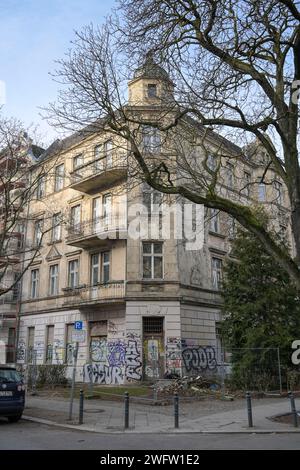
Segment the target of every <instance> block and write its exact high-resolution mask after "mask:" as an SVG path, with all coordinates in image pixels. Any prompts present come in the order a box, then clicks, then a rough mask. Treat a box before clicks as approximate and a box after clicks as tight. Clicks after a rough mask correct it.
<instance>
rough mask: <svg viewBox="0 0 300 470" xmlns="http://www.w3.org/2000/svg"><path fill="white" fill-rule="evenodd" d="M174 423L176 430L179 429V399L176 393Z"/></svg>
mask: <svg viewBox="0 0 300 470" xmlns="http://www.w3.org/2000/svg"><path fill="white" fill-rule="evenodd" d="M174 421H175V428H176V429H178V428H179V397H178V393H174Z"/></svg>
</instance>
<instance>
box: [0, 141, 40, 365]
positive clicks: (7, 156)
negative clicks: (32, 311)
mask: <svg viewBox="0 0 300 470" xmlns="http://www.w3.org/2000/svg"><path fill="white" fill-rule="evenodd" d="M10 137H11V136H10ZM42 152H43V149H42V148H40V147H38V146H36V145H32V143H31V140H30V139H29V138H28V136H27V135H26V134H24V135H21V136H20V139H19V141H18V142H17V143H15V144H14V145H12V146H11V148H9V149H6V150H3V151H2V152H1V154H0V174H1V182H0V274H1V275H0V293H1V291H2V295H0V363H1V362H5V363H11V362H14V361H15V359H16V357H15V342H16V332H17V328H18V313H19V308H20V296H21V282H19V281H18V279H19V277H20V272H21V271H22V269H24V265H23V262H24V253H25V251H26V248H25V247H26V242H25V233H26V228H27V224H28V213H27V207H26V206H25V204H24V202H26V197H27V195H29V194H30V184H31V182H30V181H29V178H28V174H29V168H30V167H31V166H32V165H33V164H34V163H35V162H36V159H37V158H39V156H40V155H41V153H42ZM25 194H26V197H25V198H24V197H22V195H25ZM10 286H12V289H11V290H9V291H8V292H5V291H6V290H7V288H8V287H10Z"/></svg>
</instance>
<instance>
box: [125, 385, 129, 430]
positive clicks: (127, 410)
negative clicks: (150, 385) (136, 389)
mask: <svg viewBox="0 0 300 470" xmlns="http://www.w3.org/2000/svg"><path fill="white" fill-rule="evenodd" d="M124 403H125V423H124V424H125V425H124V428H125V429H128V428H129V393H128V392H125V394H124Z"/></svg>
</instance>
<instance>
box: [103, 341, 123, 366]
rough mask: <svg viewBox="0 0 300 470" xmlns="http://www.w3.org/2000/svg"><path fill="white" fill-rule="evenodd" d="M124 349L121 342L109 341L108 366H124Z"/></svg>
mask: <svg viewBox="0 0 300 470" xmlns="http://www.w3.org/2000/svg"><path fill="white" fill-rule="evenodd" d="M125 354H126V347H125V344H124V342H123V341H120V340H117V341H110V342H109V343H108V344H107V361H108V363H109V365H110V366H122V365H124V364H125Z"/></svg>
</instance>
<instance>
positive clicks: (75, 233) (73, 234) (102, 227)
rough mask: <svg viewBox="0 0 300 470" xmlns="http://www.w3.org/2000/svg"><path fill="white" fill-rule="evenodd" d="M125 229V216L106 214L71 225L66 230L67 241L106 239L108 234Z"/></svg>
mask: <svg viewBox="0 0 300 470" xmlns="http://www.w3.org/2000/svg"><path fill="white" fill-rule="evenodd" d="M126 228H127V222H126V217H125V216H123V215H122V216H121V215H120V216H118V215H112V214H108V215H106V216H103V217H96V218H94V219H91V220H86V221H84V222H82V223H79V224H71V225H70V226H69V227H68V228H67V233H68V235H67V240H68V241H70V240H74V239H77V238H85V237H90V236H93V235H95V236H98V237H99V238H106V237H107V235H108V233H112V232H120V231H124V230H126Z"/></svg>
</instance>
